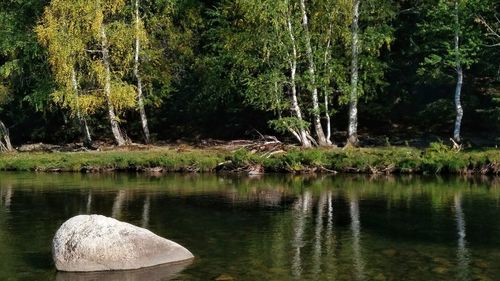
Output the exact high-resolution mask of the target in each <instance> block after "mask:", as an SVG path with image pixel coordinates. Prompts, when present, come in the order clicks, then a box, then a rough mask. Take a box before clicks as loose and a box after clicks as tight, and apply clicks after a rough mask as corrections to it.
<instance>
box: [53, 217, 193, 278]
mask: <svg viewBox="0 0 500 281" xmlns="http://www.w3.org/2000/svg"><path fill="white" fill-rule="evenodd" d="M52 243H53V245H52V253H53V258H54V263H55V265H56V268H57V269H58V270H60V271H72V272H85V271H105V270H127V269H138V268H143V267H149V266H155V265H160V264H166V263H173V262H180V261H186V260H190V259H192V258H193V254H191V252H189V251H188V250H187V249H186V248H184V247H182V246H181V245H179V244H177V243H175V242H173V241H170V240H167V239H165V238H162V237H160V236H158V235H156V234H154V233H152V232H151V231H149V230H147V229H144V228H140V227H137V226H134V225H131V224H129V223H125V222H120V221H117V220H115V219H113V218H108V217H105V216H100V215H79V216H76V217H73V218H70V219H69V220H67V221H66V222H65V223H63V224H62V225H61V227H60V228H59V230H57V232H56V235H55V236H54V239H53V241H52Z"/></svg>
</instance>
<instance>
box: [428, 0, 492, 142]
mask: <svg viewBox="0 0 500 281" xmlns="http://www.w3.org/2000/svg"><path fill="white" fill-rule="evenodd" d="M486 7H487V1H474V2H471V1H464V0H452V1H447V0H441V1H439V2H438V3H437V4H428V5H424V6H422V7H421V9H422V10H423V11H424V14H425V20H424V21H423V23H422V24H420V25H419V28H420V32H421V34H422V35H423V37H424V38H425V39H427V40H428V41H426V43H425V45H424V48H425V51H426V52H427V55H426V56H425V58H424V61H423V62H422V63H421V67H420V69H419V71H418V73H419V74H420V75H421V76H423V77H431V78H433V79H434V80H445V81H446V80H448V79H453V80H454V83H455V86H454V95H453V101H454V105H455V120H454V126H453V134H452V136H453V139H454V141H455V142H457V143H460V142H461V141H462V130H461V127H462V119H463V116H464V109H463V107H462V87H463V84H464V72H465V71H466V70H467V69H469V68H470V67H471V66H472V65H473V64H475V63H476V62H478V52H479V50H480V48H481V45H482V44H483V38H482V36H481V32H480V28H479V26H478V25H477V24H475V23H474V20H475V15H476V14H477V13H480V12H481V11H483V10H484V9H485V8H486ZM450 19H451V20H450ZM453 76H454V78H452V77H453Z"/></svg>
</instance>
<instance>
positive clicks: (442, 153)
mask: <svg viewBox="0 0 500 281" xmlns="http://www.w3.org/2000/svg"><path fill="white" fill-rule="evenodd" d="M0 170H3V171H43V172H109V171H134V172H135V171H137V172H155V173H160V172H220V173H250V174H259V173H336V172H344V173H369V174H380V173H382V174H393V173H403V174H411V173H419V174H491V175H498V174H499V173H500V153H499V151H498V149H483V150H473V151H459V152H458V151H455V150H453V149H451V148H448V147H447V146H445V145H443V144H440V143H434V144H432V145H431V147H429V148H427V149H416V148H409V147H386V148H350V149H321V148H317V149H298V148H290V149H289V150H287V151H282V152H280V153H277V154H273V155H269V153H264V154H263V153H254V152H252V151H249V150H246V149H237V150H235V151H230V150H224V149H185V150H179V149H172V148H154V149H151V150H145V151H128V152H123V151H102V152H54V153H8V154H0Z"/></svg>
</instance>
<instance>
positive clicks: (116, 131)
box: [101, 25, 125, 145]
mask: <svg viewBox="0 0 500 281" xmlns="http://www.w3.org/2000/svg"><path fill="white" fill-rule="evenodd" d="M101 44H102V61H103V63H104V68H105V71H106V74H105V75H106V77H105V84H104V94H105V95H106V102H107V104H108V116H109V121H110V123H111V131H112V132H113V136H114V138H115V141H116V143H117V144H118V145H124V144H125V139H124V138H123V135H122V133H121V130H120V126H119V124H118V121H117V118H116V114H115V109H114V106H113V103H112V102H111V66H110V59H109V50H108V38H107V36H106V31H105V30H104V25H102V26H101Z"/></svg>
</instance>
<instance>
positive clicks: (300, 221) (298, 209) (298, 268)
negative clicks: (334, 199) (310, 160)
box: [292, 191, 312, 277]
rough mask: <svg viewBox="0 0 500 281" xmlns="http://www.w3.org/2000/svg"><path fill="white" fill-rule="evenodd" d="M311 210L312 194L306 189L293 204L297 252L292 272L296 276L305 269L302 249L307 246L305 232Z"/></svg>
mask: <svg viewBox="0 0 500 281" xmlns="http://www.w3.org/2000/svg"><path fill="white" fill-rule="evenodd" d="M311 211H312V194H311V192H310V191H306V192H304V193H303V194H302V195H300V196H299V198H298V199H297V200H296V201H295V203H294V206H293V216H294V218H295V224H294V238H293V247H294V249H295V251H294V252H295V254H294V256H293V262H292V272H293V274H294V276H295V277H300V276H301V275H302V271H303V265H302V257H301V250H302V248H303V247H304V246H305V242H304V232H305V227H306V221H307V218H308V217H309V215H310V213H311Z"/></svg>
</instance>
